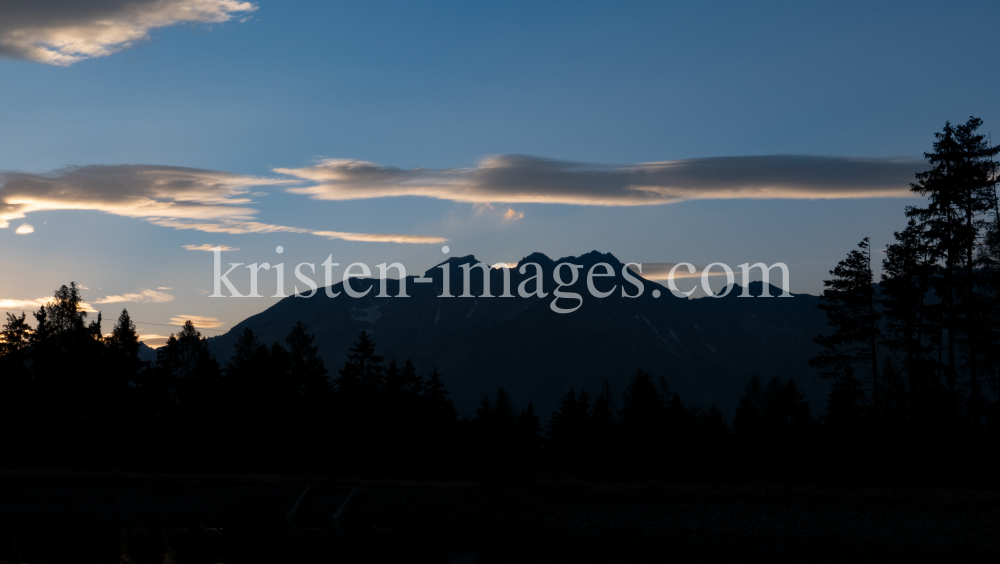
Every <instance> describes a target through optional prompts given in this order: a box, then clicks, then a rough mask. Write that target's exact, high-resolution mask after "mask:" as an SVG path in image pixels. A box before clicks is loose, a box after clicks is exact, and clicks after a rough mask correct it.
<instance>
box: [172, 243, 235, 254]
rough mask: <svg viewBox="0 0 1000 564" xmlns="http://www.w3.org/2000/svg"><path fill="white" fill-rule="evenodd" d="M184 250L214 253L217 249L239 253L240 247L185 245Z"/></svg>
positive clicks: (206, 244)
mask: <svg viewBox="0 0 1000 564" xmlns="http://www.w3.org/2000/svg"><path fill="white" fill-rule="evenodd" d="M184 248H185V249H187V250H189V251H208V252H212V251H214V250H215V249H216V248H218V249H219V250H221V251H238V250H240V249H239V247H230V246H229V245H210V244H208V243H205V244H204V245H184Z"/></svg>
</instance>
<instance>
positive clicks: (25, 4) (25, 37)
mask: <svg viewBox="0 0 1000 564" xmlns="http://www.w3.org/2000/svg"><path fill="white" fill-rule="evenodd" d="M256 9H257V6H256V5H255V4H253V3H251V2H239V1H236V0H98V1H94V0H46V1H43V0H4V3H3V8H2V11H3V14H2V17H0V55H4V56H7V57H15V58H19V59H27V60H29V61H35V62H38V63H45V64H49V65H58V66H69V65H72V64H73V63H76V62H78V61H82V60H84V59H90V58H93V57H105V56H108V55H110V54H112V53H115V52H117V51H120V50H122V49H127V48H129V47H131V46H132V45H134V44H135V43H136V42H138V41H143V40H146V39H149V32H150V30H153V29H156V28H161V27H168V26H172V25H177V24H181V23H203V24H210V23H221V22H226V21H229V20H231V19H233V17H236V16H239V15H245V14H247V13H249V12H252V11H254V10H256Z"/></svg>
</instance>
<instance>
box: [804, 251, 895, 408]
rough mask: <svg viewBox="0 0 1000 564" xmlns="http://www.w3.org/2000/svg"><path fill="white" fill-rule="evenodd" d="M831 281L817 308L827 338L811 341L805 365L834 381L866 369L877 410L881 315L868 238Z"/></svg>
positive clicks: (827, 282) (840, 265)
mask: <svg viewBox="0 0 1000 564" xmlns="http://www.w3.org/2000/svg"><path fill="white" fill-rule="evenodd" d="M830 274H832V275H833V278H832V279H830V280H824V281H823V285H824V290H823V294H822V295H821V296H820V303H819V306H818V307H819V308H820V309H822V310H823V311H825V312H826V318H827V324H828V325H829V326H830V328H831V332H830V334H828V335H820V336H817V337H815V338H814V339H813V341H814V342H815V343H816V344H818V345H820V347H822V348H821V351H820V353H819V355H818V356H816V357H815V358H813V359H811V360H810V361H809V364H810V365H812V366H816V367H818V368H820V369H821V373H820V374H821V375H822V376H823V377H827V378H830V377H832V378H836V377H838V376H841V375H843V374H845V373H846V371H847V368H848V367H853V366H855V365H867V366H868V369H869V370H870V373H871V384H872V403H873V405H874V407H875V411H876V413H878V409H879V381H878V344H879V337H880V329H879V321H880V319H881V314H880V313H879V312H878V311H877V310H876V307H875V305H876V304H875V289H874V286H873V282H874V280H873V278H874V277H873V275H872V267H871V246H870V243H869V239H868V237H865V238H864V239H862V241H861V242H860V243H858V248H857V249H854V250H853V251H851V252H850V253H848V255H847V258H845V259H844V260H842V261H840V262H839V263H838V264H837V267H836V268H834V269H833V270H831V271H830Z"/></svg>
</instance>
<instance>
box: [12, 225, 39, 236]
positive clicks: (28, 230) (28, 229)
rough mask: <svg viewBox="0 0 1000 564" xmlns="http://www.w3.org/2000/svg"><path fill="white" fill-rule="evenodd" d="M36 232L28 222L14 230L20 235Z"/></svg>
mask: <svg viewBox="0 0 1000 564" xmlns="http://www.w3.org/2000/svg"><path fill="white" fill-rule="evenodd" d="M34 232H35V228H34V227H32V226H30V225H28V224H27V223H22V224H21V225H19V226H18V228H17V229H15V230H14V233H17V234H18V235H27V234H28V233H34Z"/></svg>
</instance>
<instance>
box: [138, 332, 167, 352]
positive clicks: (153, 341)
mask: <svg viewBox="0 0 1000 564" xmlns="http://www.w3.org/2000/svg"><path fill="white" fill-rule="evenodd" d="M169 339H170V336H168V335H139V340H140V341H142V342H143V343H145V345H146V346H147V347H149V348H151V349H158V348H160V347H162V346H165V345H166V344H167V340H169Z"/></svg>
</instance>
